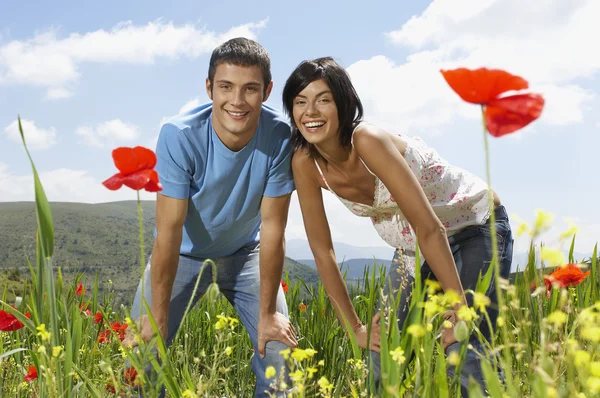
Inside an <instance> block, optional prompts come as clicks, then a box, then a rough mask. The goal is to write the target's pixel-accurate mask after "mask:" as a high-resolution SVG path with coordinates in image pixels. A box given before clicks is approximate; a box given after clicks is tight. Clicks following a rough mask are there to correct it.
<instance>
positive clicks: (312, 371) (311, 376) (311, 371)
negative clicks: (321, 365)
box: [306, 366, 317, 379]
mask: <svg viewBox="0 0 600 398" xmlns="http://www.w3.org/2000/svg"><path fill="white" fill-rule="evenodd" d="M306 371H307V372H308V378H309V379H312V378H313V375H314V374H315V373H317V368H311V367H310V366H308V367H307V368H306Z"/></svg>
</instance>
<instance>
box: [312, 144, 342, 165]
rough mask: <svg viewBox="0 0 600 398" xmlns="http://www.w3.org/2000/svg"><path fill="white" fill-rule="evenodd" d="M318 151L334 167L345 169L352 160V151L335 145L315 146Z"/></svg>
mask: <svg viewBox="0 0 600 398" xmlns="http://www.w3.org/2000/svg"><path fill="white" fill-rule="evenodd" d="M315 147H316V149H317V151H318V152H319V154H320V155H321V157H323V159H325V161H326V162H327V163H330V164H331V165H333V166H336V167H341V168H343V167H344V165H345V164H346V163H347V162H348V160H350V155H351V149H350V150H349V149H346V148H344V147H342V146H340V145H339V143H338V142H335V143H323V144H321V145H315Z"/></svg>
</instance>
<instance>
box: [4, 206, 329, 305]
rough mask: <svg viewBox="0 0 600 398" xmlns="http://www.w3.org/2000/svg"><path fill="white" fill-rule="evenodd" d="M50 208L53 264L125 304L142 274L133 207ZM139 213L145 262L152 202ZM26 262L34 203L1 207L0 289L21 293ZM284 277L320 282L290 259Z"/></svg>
mask: <svg viewBox="0 0 600 398" xmlns="http://www.w3.org/2000/svg"><path fill="white" fill-rule="evenodd" d="M50 207H51V209H52V216H53V221H54V232H55V255H54V258H53V263H54V264H55V265H56V266H60V267H61V268H62V270H63V272H64V273H65V274H66V275H67V276H68V275H73V274H74V273H75V272H85V274H86V276H87V278H88V280H89V281H90V282H89V283H91V282H92V281H93V278H94V277H95V275H96V274H98V279H99V285H100V287H101V288H104V287H106V286H107V283H108V281H109V280H111V281H112V285H113V288H114V290H115V296H116V298H117V300H118V301H120V302H123V303H127V302H129V301H130V300H131V299H132V297H133V294H134V291H135V288H136V286H137V283H138V281H139V277H140V272H141V266H140V260H139V258H140V247H139V224H138V218H137V202H135V201H125V202H112V203H100V204H86V203H51V204H50ZM142 212H143V221H144V222H143V226H144V245H145V256H146V259H147V258H148V256H149V255H150V253H151V251H152V244H153V241H154V235H153V234H154V224H155V220H156V215H155V202H153V201H145V202H142ZM27 258H30V259H32V261H33V259H35V207H34V203H33V202H9V203H0V271H3V272H1V273H0V275H2V276H0V289H2V288H3V287H4V286H6V285H7V283H8V281H10V283H9V286H10V289H9V290H10V291H13V292H15V293H16V294H19V293H20V292H21V291H22V288H21V289H19V288H20V287H21V286H20V285H22V282H17V280H18V278H17V276H16V275H14V274H11V272H17V273H20V274H21V275H22V276H27V275H28V274H29V269H28V265H27ZM15 270H17V271H15ZM284 272H288V273H289V275H290V278H291V279H295V278H297V277H301V278H302V279H303V280H305V281H306V282H307V283H316V281H317V279H318V275H317V273H316V271H315V270H314V269H311V268H310V267H308V266H306V265H304V264H301V263H298V262H296V261H294V260H292V259H289V258H286V262H285V264H284ZM11 275H12V279H10V277H11Z"/></svg>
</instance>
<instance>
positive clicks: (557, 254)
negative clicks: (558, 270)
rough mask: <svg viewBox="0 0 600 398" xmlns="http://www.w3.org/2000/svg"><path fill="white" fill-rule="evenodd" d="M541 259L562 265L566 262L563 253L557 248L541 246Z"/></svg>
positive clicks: (551, 263)
mask: <svg viewBox="0 0 600 398" xmlns="http://www.w3.org/2000/svg"><path fill="white" fill-rule="evenodd" d="M540 255H541V257H542V260H543V261H544V262H546V263H548V264H550V265H555V266H562V265H565V264H566V263H567V260H566V259H565V255H564V254H563V252H561V251H560V250H558V249H553V248H550V247H545V246H544V247H542V248H541V253H540Z"/></svg>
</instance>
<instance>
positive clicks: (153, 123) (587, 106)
mask: <svg viewBox="0 0 600 398" xmlns="http://www.w3.org/2000/svg"><path fill="white" fill-rule="evenodd" d="M250 3H251V2H247V1H237V0H236V1H229V2H198V1H175V0H174V1H172V2H170V3H169V4H168V5H167V3H166V2H158V1H144V2H141V1H131V2H117V1H104V2H89V1H88V2H58V1H57V2H52V4H49V2H41V1H38V2H28V3H23V2H10V3H7V4H5V5H3V7H2V13H1V14H0V201H21V200H32V199H33V189H32V186H31V177H30V174H31V173H30V170H29V166H28V163H27V161H26V158H25V154H24V152H23V150H22V148H21V145H20V144H19V142H18V141H17V140H16V139H15V138H16V135H15V129H14V126H15V124H14V122H15V120H16V115H17V114H20V115H21V118H22V119H23V120H25V121H26V122H25V127H26V134H27V136H28V140H29V142H30V145H31V147H32V154H33V156H34V158H35V161H36V164H37V166H38V170H39V171H40V172H41V174H42V177H43V182H44V184H45V187H46V190H47V193H48V197H49V199H50V200H52V201H75V202H92V203H95V202H106V201H114V200H124V199H134V197H135V194H134V193H133V192H127V191H124V190H123V191H119V192H116V193H115V192H109V191H107V190H105V189H104V188H103V187H102V186H101V185H100V182H101V181H102V180H103V179H105V178H107V177H109V176H110V175H112V174H113V173H114V166H113V164H112V160H111V157H110V151H111V149H112V148H113V147H116V146H134V145H144V146H149V147H153V145H154V143H155V140H156V137H157V134H158V130H159V127H160V124H161V122H162V121H163V120H164V118H166V117H169V116H172V115H174V114H176V113H178V111H179V110H180V109H181V108H182V107H183V106H185V105H186V104H187V106H189V105H190V104H194V103H198V102H204V101H206V100H207V97H206V94H205V92H204V80H205V78H206V73H207V68H208V59H209V56H210V52H211V51H212V49H213V48H214V46H216V45H218V44H219V43H220V42H222V41H224V40H226V39H228V38H230V37H234V36H239V35H244V36H247V37H251V38H254V39H256V40H257V41H259V42H260V43H261V44H262V45H263V46H265V48H266V49H267V51H268V52H269V53H270V56H271V61H272V71H273V79H274V82H275V87H274V91H273V94H272V96H271V98H270V99H269V101H268V103H269V104H270V105H272V106H274V107H276V108H281V100H280V96H281V89H282V87H283V84H284V83H285V79H286V78H287V76H288V75H289V73H290V72H291V71H292V70H293V68H294V67H295V66H296V65H297V64H298V63H299V62H300V61H302V60H303V59H307V58H315V57H320V56H325V55H330V56H333V57H335V58H336V59H337V60H339V61H340V62H341V63H342V64H343V65H344V66H345V67H346V68H347V69H348V71H349V72H350V75H351V77H352V79H353V81H354V83H355V85H356V87H357V89H358V92H359V95H360V96H361V98H362V100H363V103H364V104H365V108H366V115H365V119H366V120H368V121H370V122H372V123H375V124H378V125H380V126H382V127H385V128H387V129H389V130H391V131H394V132H399V133H403V134H407V135H418V136H420V137H422V138H423V139H424V140H425V141H426V142H427V143H428V144H429V145H431V146H432V147H434V148H435V149H436V150H437V151H438V152H439V153H440V154H441V155H442V156H443V157H445V158H446V159H447V160H448V161H450V162H451V163H453V164H455V165H457V166H460V167H463V168H465V169H467V170H470V171H472V172H473V173H475V174H477V175H479V176H481V177H485V168H484V155H483V141H482V133H481V131H480V130H481V128H480V124H479V114H478V109H477V107H475V106H470V105H467V104H464V103H462V102H461V101H460V99H459V98H458V97H457V96H456V95H455V94H454V93H453V92H452V91H451V90H450V89H449V88H448V87H447V85H445V83H444V82H443V80H442V78H441V75H440V74H439V72H438V70H439V69H440V68H450V67H458V66H467V67H479V66H488V67H500V68H504V69H506V70H508V71H510V72H513V73H516V74H520V75H521V76H523V77H525V78H526V79H528V80H529V82H530V83H531V89H532V91H535V92H540V93H542V94H543V95H544V96H545V98H546V101H547V103H546V107H545V110H544V113H543V115H542V117H541V118H540V120H538V121H536V122H535V123H534V124H533V125H531V126H530V127H528V128H526V129H524V130H522V131H521V132H519V133H516V134H514V135H512V136H509V137H505V138H502V139H492V140H491V142H490V144H491V147H490V149H491V159H492V162H491V163H492V184H493V186H494V188H495V189H496V191H497V192H498V194H499V195H500V197H501V199H502V201H503V203H504V204H505V206H506V207H507V209H508V211H509V214H510V215H513V214H517V215H519V216H520V217H521V218H522V219H524V220H526V221H529V222H531V221H532V220H533V218H534V212H535V210H536V209H538V208H541V209H545V210H547V211H550V212H552V213H554V214H555V216H556V218H555V224H554V227H553V229H552V230H551V231H549V233H548V234H547V235H546V236H545V240H546V241H548V242H550V243H551V244H555V243H557V242H556V236H557V235H558V234H559V233H560V232H561V231H562V230H563V229H565V228H566V224H565V222H564V221H563V218H564V217H569V218H571V219H572V220H573V221H574V222H575V224H576V225H578V226H579V228H580V233H579V239H578V245H577V248H576V249H577V251H580V252H591V250H592V248H593V244H594V243H595V242H596V241H598V240H599V239H598V237H600V212H599V211H598V210H597V207H598V205H597V198H598V197H600V195H599V194H600V189H599V188H598V177H597V173H596V170H597V169H598V167H597V166H596V165H595V159H596V156H597V148H598V144H600V138H599V133H600V113H599V112H598V109H600V108H599V105H600V101H599V99H598V93H599V92H600V81H599V77H600V73H599V71H600V53H598V52H597V51H595V50H593V49H594V48H597V43H595V42H594V41H593V40H594V39H593V38H594V37H600V25H599V24H597V23H596V21H594V19H593V16H594V15H599V14H600V3H598V2H597V1H596V0H573V1H569V2H566V1H564V0H548V1H547V2H545V3H544V4H545V5H544V7H543V8H542V7H539V6H536V5H535V4H533V3H536V2H530V3H527V4H525V3H523V2H522V1H520V0H454V1H452V2H449V1H437V0H435V1H433V2H430V3H429V2H426V1H423V2H398V1H385V2H384V1H380V2H377V3H373V4H372V6H371V7H365V3H364V2H355V1H350V2H348V1H344V2H342V1H330V2H320V3H319V5H318V7H315V6H313V5H310V4H309V3H301V2H300V3H298V2H296V3H289V2H282V1H260V2H255V3H257V4H258V5H256V4H250ZM145 198H152V196H151V195H146V196H145ZM326 204H327V208H328V212H329V219H330V222H331V224H332V233H333V237H334V240H337V241H340V242H345V243H349V244H354V245H362V246H381V245H382V241H381V240H379V238H378V236H377V234H376V233H375V231H374V229H373V228H372V227H371V225H370V222H369V221H368V220H367V219H358V218H356V217H348V215H349V213H348V212H347V210H346V209H345V208H344V207H343V206H342V205H341V204H339V203H337V202H336V201H335V198H333V197H332V196H331V195H328V194H326ZM512 222H513V225H514V226H515V227H516V226H517V222H516V218H515V219H513V221H512ZM304 236H305V235H304V231H303V226H302V219H301V216H300V214H299V208H298V205H297V203H296V201H295V200H294V201H293V203H292V207H291V210H290V219H289V228H288V238H303V237H304ZM517 243H518V246H517V248H518V250H522V249H523V248H524V247H525V246H526V241H525V242H522V243H519V242H517Z"/></svg>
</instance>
